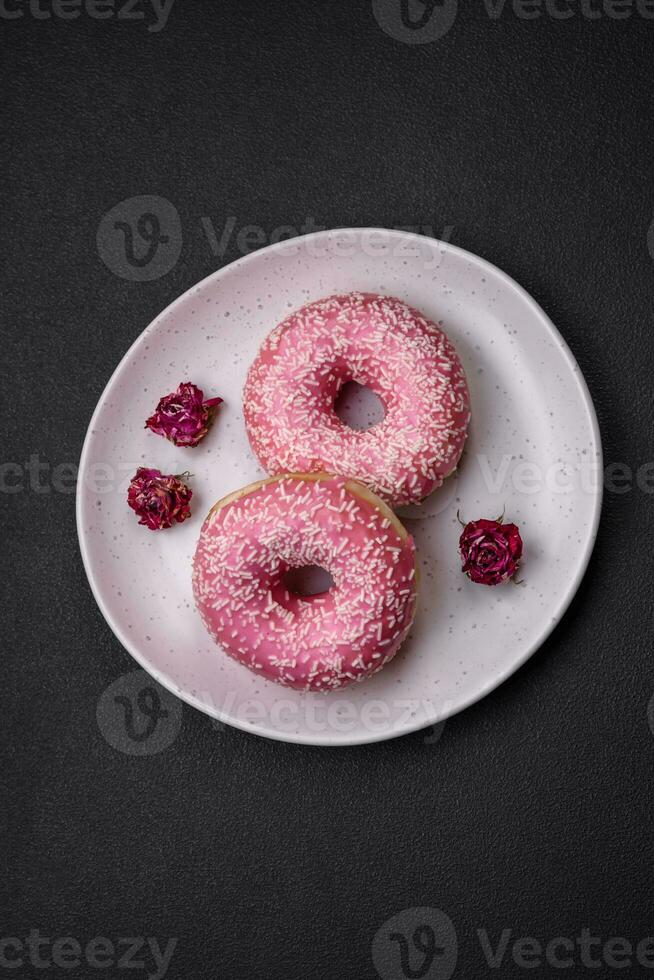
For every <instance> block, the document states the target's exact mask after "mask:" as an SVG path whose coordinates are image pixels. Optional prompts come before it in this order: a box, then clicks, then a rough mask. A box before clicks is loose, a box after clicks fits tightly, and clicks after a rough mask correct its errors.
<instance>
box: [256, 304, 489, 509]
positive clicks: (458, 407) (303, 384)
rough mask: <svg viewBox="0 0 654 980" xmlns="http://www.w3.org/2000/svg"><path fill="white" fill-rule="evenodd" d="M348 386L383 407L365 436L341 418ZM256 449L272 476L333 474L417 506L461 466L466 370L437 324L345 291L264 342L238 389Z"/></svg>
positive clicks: (393, 503)
mask: <svg viewBox="0 0 654 980" xmlns="http://www.w3.org/2000/svg"><path fill="white" fill-rule="evenodd" d="M347 381H356V382H358V383H359V384H360V385H363V386H365V387H367V388H370V389H371V390H372V391H374V392H375V394H376V395H378V397H379V398H380V399H381V401H382V402H383V404H384V407H385V409H386V415H385V417H384V420H383V421H382V422H380V423H379V424H378V425H376V426H374V427H373V428H371V429H368V430H366V431H356V430H354V429H351V428H349V426H347V425H346V424H345V423H344V422H342V421H341V419H340V418H339V417H338V416H337V415H336V412H335V411H334V401H335V399H336V396H337V395H338V392H339V390H340V389H341V387H342V386H343V385H344V384H345V383H346V382H347ZM243 401H244V414H245V424H246V426H247V431H248V436H249V438H250V443H251V445H252V449H253V450H254V452H255V454H256V455H257V457H258V459H259V461H260V462H261V464H262V466H263V467H264V469H266V470H267V471H268V472H269V473H281V472H284V471H296V470H299V471H303V472H309V473H312V472H316V471H319V470H326V471H327V472H329V473H338V474H340V475H341V476H347V477H352V478H355V479H359V480H362V481H363V482H364V483H365V484H366V485H367V486H369V487H371V489H372V490H374V491H375V493H377V494H379V495H380V496H381V497H382V498H383V499H384V500H386V501H388V503H390V504H391V506H399V505H400V504H410V503H417V502H418V501H420V500H422V499H423V498H424V497H426V496H427V495H428V494H430V493H431V492H432V490H434V489H436V487H439V486H440V485H441V483H442V482H443V479H444V478H445V477H446V476H449V474H450V473H451V472H452V471H453V470H454V469H455V468H456V465H457V463H458V461H459V457H460V456H461V452H462V450H463V444H464V442H465V439H466V433H467V428H468V421H469V419H470V406H469V397H468V387H467V384H466V379H465V374H464V372H463V368H462V366H461V362H460V361H459V358H458V356H457V354H456V351H455V350H454V348H453V346H452V344H451V343H450V341H449V340H448V339H447V337H446V336H445V334H444V333H443V331H442V330H440V329H439V327H437V326H436V324H434V323H432V322H431V321H430V320H427V319H426V318H425V317H424V316H422V315H421V314H420V313H418V311H417V310H414V309H412V308H411V307H410V306H407V305H406V304H405V303H403V302H401V300H399V299H394V298H393V297H392V296H376V295H374V294H372V293H350V294H349V295H347V296H331V297H329V298H328V299H322V300H319V301H318V302H316V303H310V304H309V305H308V306H304V307H303V308H302V309H301V310H298V311H297V312H295V313H292V314H291V315H290V316H289V317H287V319H286V320H284V322H283V323H281V324H279V326H277V327H276V328H275V329H274V330H273V331H272V333H271V334H270V335H269V336H268V337H267V339H266V340H265V341H264V343H263V345H262V347H261V349H260V351H259V354H258V355H257V358H256V360H255V361H254V364H253V365H252V367H251V368H250V371H249V373H248V376H247V380H246V383H245V390H244V393H243Z"/></svg>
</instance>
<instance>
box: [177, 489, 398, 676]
mask: <svg viewBox="0 0 654 980" xmlns="http://www.w3.org/2000/svg"><path fill="white" fill-rule="evenodd" d="M307 565H318V566H320V567H321V568H324V569H326V570H327V571H328V572H329V573H330V574H331V576H332V578H333V580H334V584H333V586H332V587H331V588H330V589H329V591H328V592H323V593H321V594H319V595H314V596H306V597H301V596H299V595H297V594H296V593H294V592H291V591H289V590H288V587H287V585H286V583H285V580H284V576H285V575H286V573H287V572H288V570H289V569H291V568H300V567H303V566H307ZM193 592H194V595H195V601H196V604H197V607H198V609H199V611H200V615H201V616H202V620H203V622H204V624H205V626H206V628H207V629H208V630H209V633H210V634H211V635H212V636H213V638H214V639H215V640H216V642H217V643H219V644H220V646H221V647H222V648H223V650H224V651H225V652H226V653H228V654H229V655H230V656H231V657H234V659H236V660H239V661H240V662H241V663H243V664H245V666H246V667H249V668H250V669H251V670H254V671H258V672H259V673H261V675H262V676H263V677H266V678H268V679H270V680H274V681H278V682H279V683H280V684H285V685H287V686H288V687H294V688H298V689H300V690H304V691H309V690H311V691H326V690H334V689H336V688H339V687H343V686H344V685H346V684H349V683H351V682H352V681H358V680H363V679H364V678H365V677H368V676H369V675H370V674H374V673H376V672H377V671H378V670H381V668H382V667H383V666H384V665H385V664H387V663H388V661H389V660H390V659H391V658H392V657H393V656H394V655H395V653H396V652H397V650H398V648H399V646H400V644H401V643H402V641H403V639H404V637H405V636H406V634H407V632H408V631H409V627H410V626H411V622H412V620H413V616H414V613H415V605H416V556H415V547H414V544H413V538H411V537H410V535H409V534H408V533H407V532H406V530H405V529H404V527H403V526H402V524H401V523H400V521H399V520H398V518H397V517H396V516H395V515H394V514H393V512H392V511H391V510H390V509H389V508H388V507H387V506H386V504H384V503H383V501H381V500H380V499H379V498H378V497H376V496H375V495H374V494H373V493H372V492H371V491H370V490H369V489H368V488H367V487H364V486H363V485H362V484H360V483H356V482H355V481H353V480H346V479H344V478H343V477H335V476H330V475H328V474H326V473H311V474H297V473H293V474H286V475H284V476H279V477H272V478H271V479H268V480H260V481H259V482H258V483H253V484H252V485H251V486H249V487H245V488H244V489H242V490H237V491H236V493H233V494H230V496H228V497H225V498H224V500H221V501H219V503H217V504H216V505H215V506H214V507H213V509H212V510H211V511H210V513H209V516H208V517H207V519H206V521H205V522H204V525H203V527H202V531H201V532H200V540H199V542H198V546H197V550H196V552H195V560H194V564H193Z"/></svg>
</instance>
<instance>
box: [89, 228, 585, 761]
mask: <svg viewBox="0 0 654 980" xmlns="http://www.w3.org/2000/svg"><path fill="white" fill-rule="evenodd" d="M351 290H364V291H371V292H379V293H388V294H393V295H396V296H399V297H400V298H401V299H403V300H406V301H407V302H408V303H410V304H412V305H413V306H416V307H417V308H418V309H420V310H422V311H423V312H424V313H425V314H426V315H427V316H428V317H430V318H431V319H433V320H436V321H438V322H440V323H441V324H442V325H443V327H444V329H445V331H446V332H447V334H448V335H449V336H450V338H451V339H452V340H453V342H454V343H455V345H456V347H457V350H458V352H459V354H460V356H461V358H462V360H463V363H464V365H465V368H466V371H467V374H468V380H469V384H470V389H471V400H472V424H471V430H470V437H469V440H468V444H467V447H466V451H465V454H464V457H463V460H462V462H461V465H460V468H459V472H458V475H456V476H453V477H451V478H450V479H449V480H447V481H446V483H445V485H444V486H443V487H442V488H441V489H440V490H439V491H437V492H436V493H435V494H433V495H432V496H431V497H430V498H429V499H428V501H427V502H426V503H424V504H423V505H421V506H420V507H412V508H408V509H405V510H403V511H401V512H400V514H401V516H402V517H403V519H404V521H405V523H406V525H407V527H408V528H409V530H410V531H411V533H412V534H413V535H414V537H415V539H416V543H417V547H418V553H419V560H420V567H421V577H420V581H421V592H420V599H419V607H418V613H417V616H416V620H415V624H414V627H413V630H412V633H411V635H410V637H409V638H408V640H407V641H406V643H405V644H404V646H403V647H402V649H401V651H400V652H399V654H398V655H397V656H396V658H395V659H394V660H393V662H392V663H391V664H389V665H388V667H386V668H385V669H384V670H383V671H381V672H380V673H379V674H378V675H377V676H375V677H373V678H372V679H371V680H368V681H365V682H364V683H361V684H357V685H355V686H354V687H351V688H346V689H344V690H343V691H341V692H335V693H331V694H304V693H298V692H294V691H289V690H287V689H285V688H282V687H279V686H277V685H275V684H273V683H271V682H268V681H264V680H262V678H261V677H259V676H257V675H255V674H253V673H251V672H250V671H248V670H247V669H246V668H244V667H242V666H240V665H239V664H237V663H235V662H234V661H232V660H230V659H229V658H228V657H227V656H225V655H224V654H223V653H222V651H221V650H220V649H219V648H218V647H216V646H215V645H214V643H213V642H212V641H211V640H210V638H209V637H208V635H207V634H206V633H205V631H204V628H203V626H202V623H201V622H200V618H199V616H198V615H197V613H196V611H195V609H194V605H193V599H192V593H191V559H192V555H193V552H194V549H195V543H196V540H197V537H198V533H199V530H200V526H201V524H202V521H203V519H204V517H205V515H206V513H207V511H208V510H209V508H210V507H211V505H212V504H213V503H214V502H215V501H216V500H218V499H219V498H220V497H222V496H224V495H225V494H227V493H228V492H229V491H231V490H234V489H236V488H237V487H240V486H243V485H244V484H247V483H251V482H252V481H253V480H256V479H258V478H260V477H262V476H263V475H264V474H263V472H262V470H261V469H260V467H259V465H258V463H257V461H256V460H255V458H254V457H253V455H252V453H251V451H250V448H249V445H248V441H247V436H246V433H245V427H244V424H243V412H242V407H241V391H242V387H243V382H244V380H245V375H246V372H247V369H248V366H249V365H250V363H251V361H252V359H253V358H254V356H255V352H256V350H257V348H258V346H259V343H260V342H261V340H262V339H263V338H264V336H265V335H266V334H267V333H268V331H269V330H271V329H272V327H274V326H275V324H276V323H278V322H279V321H280V320H281V319H283V318H284V316H285V315H286V314H287V313H288V312H289V311H290V310H293V309H295V308H296V307H298V306H301V305H302V304H304V303H306V302H308V301H310V300H315V299H318V298H320V297H323V296H326V295H329V294H330V293H334V292H348V291H351ZM181 380H192V381H194V382H195V383H196V384H198V385H200V387H202V388H203V389H204V391H205V394H206V396H207V397H209V396H210V395H211V396H213V395H218V394H219V395H221V396H222V397H223V398H224V399H225V404H224V405H223V406H222V407H221V409H220V412H219V415H218V418H217V420H216V423H215V424H214V426H213V428H212V429H211V431H210V433H209V435H208V436H207V438H206V439H205V440H204V442H203V443H202V444H201V446H200V447H198V448H196V449H186V450H184V449H178V448H176V447H174V446H173V445H171V444H170V443H168V442H166V441H165V440H164V439H161V438H159V437H157V436H155V435H153V434H152V433H151V432H149V431H146V430H145V429H144V428H143V422H144V420H145V418H146V417H147V416H148V415H149V414H150V412H151V411H152V409H153V408H154V406H155V404H156V402H157V399H158V398H159V396H160V395H162V394H164V393H165V392H168V391H171V390H173V389H174V388H175V387H176V386H177V384H178V382H179V381H181ZM364 407H365V406H361V407H360V408H359V409H357V407H356V405H355V406H354V409H353V411H354V414H355V416H356V413H357V411H364ZM145 464H147V465H150V466H156V467H159V468H160V469H162V470H163V471H165V472H172V473H179V472H182V471H184V470H190V471H191V472H192V473H193V478H192V481H191V485H192V488H193V491H194V498H193V517H192V519H190V520H188V521H186V522H185V523H184V524H182V525H177V526H176V527H174V528H172V529H171V530H168V531H162V532H158V533H153V532H150V531H148V530H146V529H145V528H143V527H139V526H138V524H137V521H136V517H135V515H134V514H133V512H132V511H131V510H129V509H128V507H127V504H126V500H125V498H126V488H127V484H128V482H129V478H130V476H131V475H132V473H133V472H134V470H135V469H136V467H137V466H139V465H145ZM601 468H602V462H601V446H600V437H599V432H598V427H597V420H596V417H595V411H594V409H593V405H592V402H591V399H590V395H589V393H588V389H587V387H586V384H585V382H584V379H583V377H582V375H581V373H580V371H579V368H578V366H577V364H576V363H575V361H574V358H573V357H572V355H571V353H570V351H569V350H568V348H567V347H566V345H565V343H564V341H563V340H562V338H561V336H560V334H559V333H558V332H557V331H556V329H555V327H554V326H553V325H552V323H551V322H550V321H549V320H548V318H547V317H546V316H545V314H544V313H543V311H542V310H541V309H540V308H539V307H538V306H537V304H536V303H535V302H534V301H533V300H532V299H531V298H530V297H529V296H528V295H527V293H525V292H524V290H523V289H521V288H520V287H519V286H518V285H517V284H516V283H515V282H513V280H511V279H510V278H509V277H508V276H506V275H505V274H504V273H502V272H500V271H499V270H498V269H496V268H495V267H494V266H492V265H489V264H488V263H487V262H485V261H483V260H482V259H479V258H477V257H476V256H474V255H470V254H469V253H467V252H464V251H463V250H461V249H459V248H455V247H454V246H452V245H448V244H444V243H442V242H438V241H435V240H433V239H428V238H423V237H421V236H418V235H412V234H408V233H404V232H398V231H386V230H382V229H360V228H359V229H347V230H341V231H329V232H319V233H317V234H314V235H308V236H305V237H303V238H299V239H295V240H292V241H288V242H282V243H280V244H277V245H273V246H271V247H269V248H265V249H262V250H261V251H258V252H255V253H253V254H251V255H248V256H247V257H245V258H243V259H240V260H239V261H237V262H234V263H233V264H232V265H230V266H228V267H227V268H225V269H221V270H220V271H218V272H216V273H214V274H213V275H211V276H209V277H208V278H207V279H205V280H204V281H203V282H201V283H199V284H198V285H197V286H194V287H193V288H192V289H190V290H189V291H188V292H187V293H185V294H184V295H183V296H181V297H180V298H179V299H178V300H176V301H175V302H174V303H173V304H172V305H171V306H169V307H168V309H167V310H165V311H164V312H163V313H162V314H161V315H160V316H159V317H157V319H156V320H155V321H154V322H153V323H152V324H150V326H149V327H148V328H147V329H146V330H145V331H144V332H143V333H142V334H141V336H140V337H139V338H138V340H137V341H136V342H135V343H134V344H133V345H132V347H131V348H130V350H129V351H128V352H127V354H126V355H125V357H124V358H123V360H122V361H121V363H120V364H119V366H118V368H117V369H116V371H115V373H114V375H113V377H112V378H111V380H110V381H109V384H108V385H107V387H106V389H105V391H104V394H103V395H102V398H101V399H100V402H99V404H98V406H97V408H96V411H95V413H94V415H93V419H92V420H91V424H90V426H89V431H88V434H87V437H86V441H85V444H84V449H83V452H82V458H81V463H80V474H79V481H78V495H77V521H78V531H79V539H80V546H81V550H82V556H83V559H84V564H85V567H86V571H87V574H88V578H89V582H90V583H91V587H92V589H93V592H94V595H95V597H96V599H97V602H98V604H99V606H100V608H101V610H102V612H103V614H104V616H105V618H106V620H107V622H108V623H109V625H110V626H111V628H112V629H113V631H114V633H115V634H116V636H117V637H118V639H119V640H120V641H121V643H122V644H123V645H124V646H125V647H126V649H127V650H128V651H129V652H130V653H131V654H132V656H133V657H134V658H135V659H136V660H137V661H138V663H139V664H141V666H142V667H144V668H145V669H146V670H147V671H149V673H150V674H151V675H152V676H153V677H154V678H156V679H157V680H158V681H159V682H160V683H161V684H163V685H164V686H165V687H166V688H168V689H169V690H170V691H172V692H174V693H176V694H177V695H179V697H180V698H183V700H184V701H187V702H188V703H189V704H191V705H193V706H194V707H196V708H199V709H200V710H201V711H204V712H206V713H207V714H209V715H211V716H212V717H214V718H216V719H219V720H220V721H223V722H226V723H228V724H230V725H235V726H237V727H238V728H242V729H244V730H246V731H250V732H256V733H258V734H260V735H265V736H268V737H270V738H278V739H283V740H286V741H292V742H305V743H311V744H316V745H353V744H358V743H362V742H373V741H377V740H381V739H386V738H391V737H393V736H396V735H401V734H404V733H406V732H410V731H413V730H415V729H419V728H424V727H426V726H429V725H433V724H436V723H438V722H440V721H442V720H443V719H445V718H447V717H449V716H450V715H452V714H454V713H455V712H457V711H460V710H461V709H462V708H465V707H466V706H467V705H470V704H472V703H473V702H475V701H477V700H479V699H480V698H481V697H483V696H484V695H485V694H487V693H488V692H489V691H491V690H493V688H495V687H497V685H498V684H500V683H501V682H502V681H503V680H504V679H505V678H506V677H508V676H509V675H510V674H512V673H513V671H515V670H516V668H517V667H519V666H520V665H521V664H522V663H524V662H525V660H527V658H528V657H529V656H530V655H531V654H532V653H533V652H534V651H535V650H536V649H537V648H538V646H539V645H540V644H541V643H542V642H543V640H544V639H545V638H546V637H547V636H548V634H549V633H550V632H551V631H552V629H553V628H554V626H555V625H556V623H557V622H558V620H559V619H560V618H561V616H562V615H563V613H564V611H565V609H566V607H567V606H568V604H569V603H570V600H571V599H572V597H573V595H574V593H575V592H576V590H577V588H578V586H579V582H580V580H581V578H582V576H583V574H584V571H585V569H586V566H587V564H588V560H589V557H590V554H591V551H592V547H593V543H594V540H595V535H596V531H597V525H598V521H599V514H600V508H601V478H600V476H601ZM457 508H460V510H461V514H462V516H463V517H464V518H466V519H468V520H471V519H473V518H477V517H481V516H484V517H497V516H499V515H500V514H501V513H502V511H505V512H506V516H507V520H511V521H515V522H516V523H517V524H519V525H520V527H521V529H522V532H523V538H524V542H525V560H524V563H523V567H522V572H521V575H522V579H523V584H522V585H515V584H513V583H507V584H505V585H503V586H500V587H498V588H488V587H484V586H476V585H473V584H472V583H470V582H469V581H468V580H467V579H466V578H464V576H463V575H462V574H461V571H460V564H459V557H458V554H457V541H458V537H459V533H460V527H459V524H458V522H457V516H456V515H457Z"/></svg>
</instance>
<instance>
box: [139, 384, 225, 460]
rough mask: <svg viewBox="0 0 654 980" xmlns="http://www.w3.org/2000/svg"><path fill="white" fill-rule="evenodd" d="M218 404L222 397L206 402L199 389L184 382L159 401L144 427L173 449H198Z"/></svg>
mask: <svg viewBox="0 0 654 980" xmlns="http://www.w3.org/2000/svg"><path fill="white" fill-rule="evenodd" d="M221 402H222V398H209V399H208V400H207V401H205V400H204V392H203V391H202V389H201V388H198V386H197V385H194V384H191V382H190V381H184V382H182V384H180V386H179V387H178V389H177V391H173V392H172V393H171V394H170V395H164V396H163V398H161V399H160V400H159V404H158V405H157V407H156V409H155V411H154V414H153V415H151V416H150V418H149V419H148V420H147V422H146V423H145V427H146V429H152V431H153V432H156V433H157V435H159V436H165V438H166V439H169V440H170V441H171V442H173V443H174V444H175V445H176V446H197V444H198V443H199V442H200V440H201V439H204V437H205V436H206V434H207V432H208V430H209V425H210V424H211V420H212V418H213V413H214V410H215V409H216V408H217V407H218V405H220V403H221Z"/></svg>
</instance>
